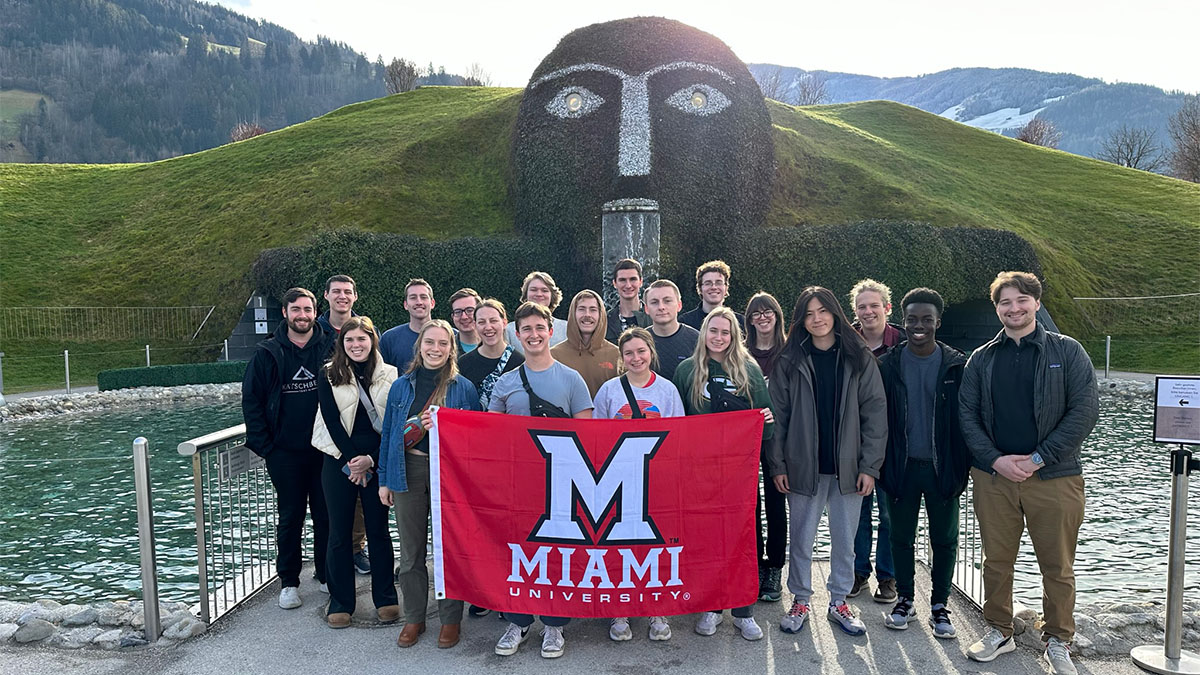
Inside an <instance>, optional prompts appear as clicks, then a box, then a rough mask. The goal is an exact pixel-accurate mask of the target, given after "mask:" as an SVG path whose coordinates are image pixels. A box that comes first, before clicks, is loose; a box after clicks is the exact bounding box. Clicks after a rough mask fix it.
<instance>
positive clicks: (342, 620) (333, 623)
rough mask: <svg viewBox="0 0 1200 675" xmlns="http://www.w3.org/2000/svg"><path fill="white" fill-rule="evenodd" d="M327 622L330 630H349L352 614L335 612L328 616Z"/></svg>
mask: <svg viewBox="0 0 1200 675" xmlns="http://www.w3.org/2000/svg"><path fill="white" fill-rule="evenodd" d="M325 621H326V622H328V623H329V627H330V628H349V627H350V614H348V613H347V612H334V613H332V614H330V615H329V616H326V617H325Z"/></svg>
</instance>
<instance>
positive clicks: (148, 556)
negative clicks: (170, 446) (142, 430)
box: [133, 436, 162, 642]
mask: <svg viewBox="0 0 1200 675" xmlns="http://www.w3.org/2000/svg"><path fill="white" fill-rule="evenodd" d="M133 486H134V493H135V494H136V495H137V519H138V550H139V552H140V553H141V566H142V616H143V617H144V618H145V633H146V640H148V641H150V642H158V636H159V635H160V634H162V622H161V620H160V617H159V615H158V563H157V560H156V558H155V551H154V506H153V503H152V502H151V497H150V443H149V442H148V441H147V440H146V439H145V438H144V437H142V436H139V437H137V438H135V439H134V440H133Z"/></svg>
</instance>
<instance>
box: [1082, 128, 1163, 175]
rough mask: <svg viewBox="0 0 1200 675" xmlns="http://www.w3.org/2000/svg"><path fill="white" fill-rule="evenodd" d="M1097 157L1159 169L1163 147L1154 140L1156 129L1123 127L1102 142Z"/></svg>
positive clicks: (1144, 168) (1153, 169)
mask: <svg viewBox="0 0 1200 675" xmlns="http://www.w3.org/2000/svg"><path fill="white" fill-rule="evenodd" d="M1096 159H1102V160H1104V161H1106V162H1112V163H1113V164H1119V165H1121V166H1127V167H1129V168H1131V169H1141V170H1142V171H1158V170H1159V169H1160V168H1161V167H1162V163H1163V154H1162V148H1161V147H1159V145H1158V143H1156V142H1154V130H1153V129H1150V128H1148V127H1127V126H1125V125H1124V124H1122V125H1121V128H1120V129H1118V130H1116V131H1114V132H1112V133H1111V134H1109V136H1108V138H1106V139H1104V140H1103V141H1101V142H1100V152H1099V153H1098V154H1097V155H1096Z"/></svg>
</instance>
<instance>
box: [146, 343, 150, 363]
mask: <svg viewBox="0 0 1200 675" xmlns="http://www.w3.org/2000/svg"><path fill="white" fill-rule="evenodd" d="M146 367H147V368H149V367H150V345H146Z"/></svg>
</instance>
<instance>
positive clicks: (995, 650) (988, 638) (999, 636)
mask: <svg viewBox="0 0 1200 675" xmlns="http://www.w3.org/2000/svg"><path fill="white" fill-rule="evenodd" d="M1016 648H1017V642H1016V640H1014V639H1013V637H1012V636H1011V635H1009V636H1007V637H1006V636H1005V635H1004V633H1001V632H1000V631H999V629H996V628H989V629H988V632H986V633H984V634H983V637H981V638H979V641H978V642H976V643H975V644H973V645H971V646H970V647H967V658H969V659H971V660H972V661H979V662H980V663H987V662H988V661H991V660H992V659H995V658H996V657H997V656H1000V655H1001V654H1007V653H1009V652H1011V651H1015V650H1016Z"/></svg>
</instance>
